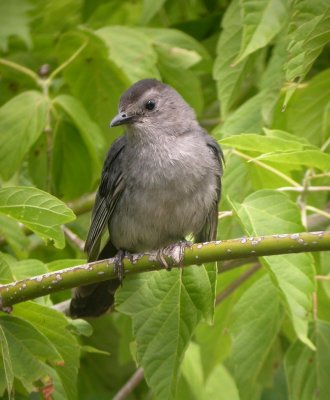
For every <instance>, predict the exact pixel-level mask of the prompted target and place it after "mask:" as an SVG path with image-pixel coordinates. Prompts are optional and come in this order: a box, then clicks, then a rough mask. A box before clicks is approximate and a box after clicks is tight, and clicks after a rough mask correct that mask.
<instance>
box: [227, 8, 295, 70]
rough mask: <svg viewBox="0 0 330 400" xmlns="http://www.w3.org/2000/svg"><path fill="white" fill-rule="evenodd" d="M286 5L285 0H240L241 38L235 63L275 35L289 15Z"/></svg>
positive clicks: (262, 45)
mask: <svg viewBox="0 0 330 400" xmlns="http://www.w3.org/2000/svg"><path fill="white" fill-rule="evenodd" d="M288 5H289V4H288V2H287V0H259V1H254V0H241V8H242V12H243V37H242V45H241V49H240V53H239V55H238V57H237V60H236V61H235V62H236V63H238V62H240V61H242V60H243V59H244V58H245V57H247V56H248V55H249V54H251V53H253V52H255V51H256V50H258V49H260V48H261V47H264V46H266V45H267V44H268V43H269V42H270V41H271V40H272V39H273V38H274V37H275V36H276V35H277V33H278V32H279V31H280V30H281V28H282V27H283V24H284V23H285V21H286V18H287V16H288V14H289V7H288Z"/></svg>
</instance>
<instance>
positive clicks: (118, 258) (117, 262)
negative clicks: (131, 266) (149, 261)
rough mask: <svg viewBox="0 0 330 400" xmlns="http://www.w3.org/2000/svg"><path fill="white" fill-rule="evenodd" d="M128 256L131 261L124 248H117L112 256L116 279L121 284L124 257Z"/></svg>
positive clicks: (123, 275) (123, 274) (129, 254)
mask: <svg viewBox="0 0 330 400" xmlns="http://www.w3.org/2000/svg"><path fill="white" fill-rule="evenodd" d="M125 257H128V258H129V259H130V260H131V261H132V255H131V253H129V252H128V251H126V250H122V249H120V250H118V252H117V254H116V255H115V257H114V268H113V269H114V272H115V274H117V277H118V280H119V281H120V284H121V285H122V283H123V279H124V277H125V269H124V262H123V261H124V258H125Z"/></svg>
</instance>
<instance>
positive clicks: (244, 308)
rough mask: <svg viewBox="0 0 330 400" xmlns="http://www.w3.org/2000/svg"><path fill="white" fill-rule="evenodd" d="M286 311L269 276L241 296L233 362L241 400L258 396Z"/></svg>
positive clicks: (236, 312) (235, 317)
mask: <svg viewBox="0 0 330 400" xmlns="http://www.w3.org/2000/svg"><path fill="white" fill-rule="evenodd" d="M282 320H283V312H282V308H281V304H280V298H279V294H278V291H277V290H276V288H275V287H274V285H273V284H272V283H271V280H270V278H269V277H268V276H267V275H266V276H264V277H262V278H260V279H259V280H258V281H256V282H255V283H254V284H253V285H252V286H251V287H250V288H249V289H247V290H246V292H245V293H244V294H243V295H242V297H241V298H240V299H239V301H238V303H237V304H236V306H235V307H234V310H233V322H232V325H231V326H230V333H231V336H232V340H233V352H232V356H231V358H230V365H231V366H232V367H233V370H234V376H235V379H236V383H237V386H238V389H239V393H240V399H241V400H252V399H256V398H259V396H258V395H257V393H260V385H259V382H258V377H259V376H260V374H261V373H262V372H263V367H264V364H265V362H266V360H267V357H268V355H269V353H270V351H271V348H272V346H273V344H274V341H275V339H276V337H277V335H278V332H279V328H280V325H281V322H282Z"/></svg>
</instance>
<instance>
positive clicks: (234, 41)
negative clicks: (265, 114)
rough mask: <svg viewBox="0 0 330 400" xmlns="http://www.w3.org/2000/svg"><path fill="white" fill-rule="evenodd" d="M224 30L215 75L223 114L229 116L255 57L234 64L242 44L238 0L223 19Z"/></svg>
mask: <svg viewBox="0 0 330 400" xmlns="http://www.w3.org/2000/svg"><path fill="white" fill-rule="evenodd" d="M222 27H223V30H222V32H221V34H220V37H219V41H218V45H217V57H216V59H215V62H214V66H213V77H214V79H215V80H216V82H217V89H218V98H219V100H220V104H221V115H222V117H223V118H224V119H226V118H227V116H228V113H229V110H230V109H231V107H232V106H233V104H234V103H235V101H237V99H238V97H239V94H240V90H241V88H242V84H243V81H244V79H246V78H247V77H248V76H249V72H250V70H251V66H252V63H253V59H252V58H250V57H248V58H247V59H245V60H243V61H242V62H241V63H239V64H237V65H235V66H233V63H234V60H235V59H236V57H237V55H238V53H239V50H240V44H241V37H242V22H241V10H240V7H239V2H238V0H234V1H232V2H231V3H230V5H229V7H228V9H227V10H226V13H225V15H224V17H223V20H222Z"/></svg>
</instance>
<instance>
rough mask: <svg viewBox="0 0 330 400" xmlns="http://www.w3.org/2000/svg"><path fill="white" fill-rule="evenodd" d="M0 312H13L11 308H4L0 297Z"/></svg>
mask: <svg viewBox="0 0 330 400" xmlns="http://www.w3.org/2000/svg"><path fill="white" fill-rule="evenodd" d="M0 311H3V312H4V313H6V314H10V313H11V312H12V311H13V307H12V306H4V305H3V302H2V297H1V295H0Z"/></svg>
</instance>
